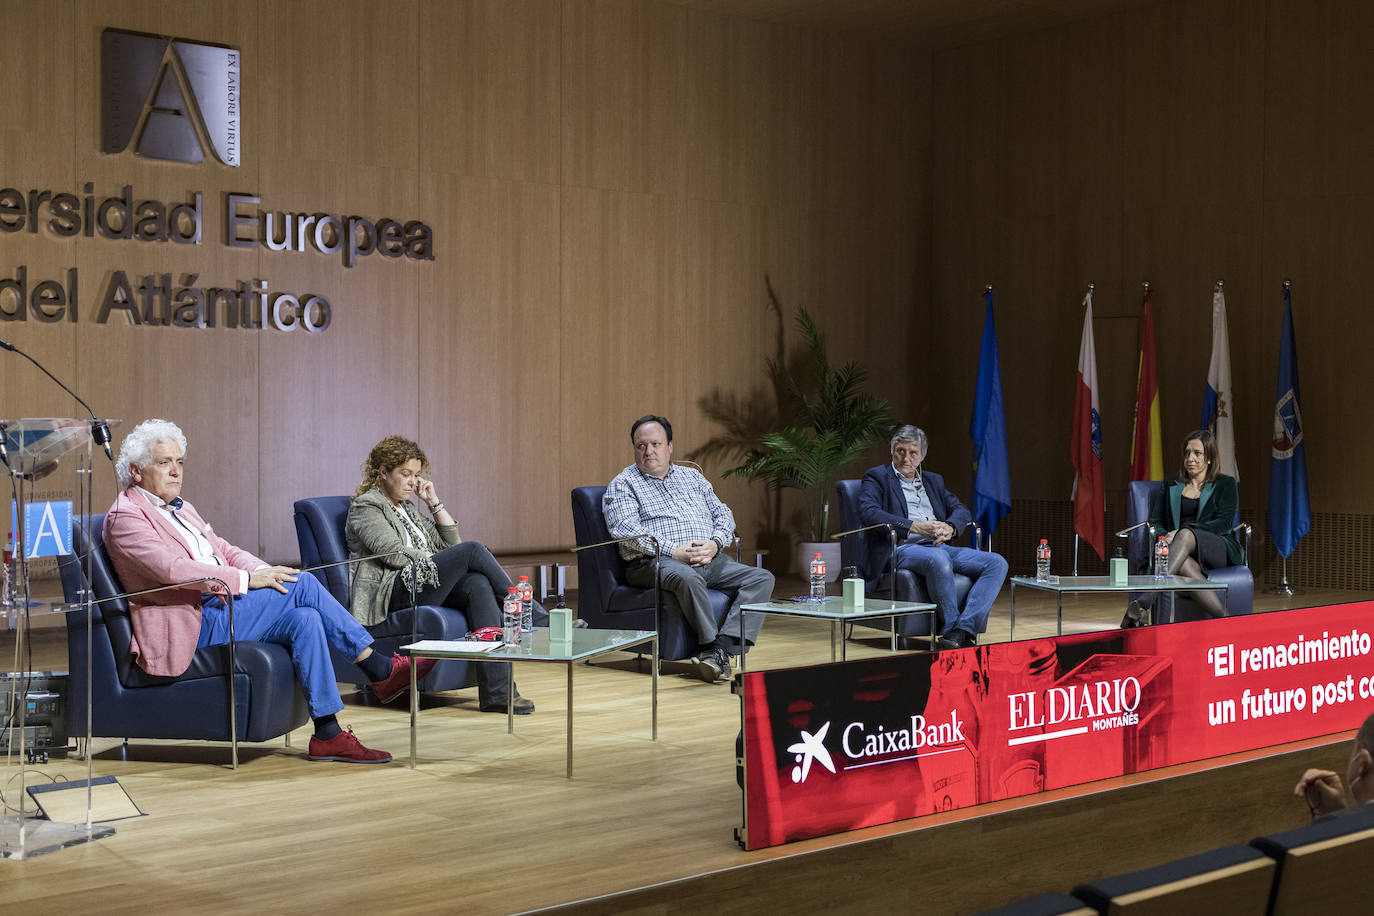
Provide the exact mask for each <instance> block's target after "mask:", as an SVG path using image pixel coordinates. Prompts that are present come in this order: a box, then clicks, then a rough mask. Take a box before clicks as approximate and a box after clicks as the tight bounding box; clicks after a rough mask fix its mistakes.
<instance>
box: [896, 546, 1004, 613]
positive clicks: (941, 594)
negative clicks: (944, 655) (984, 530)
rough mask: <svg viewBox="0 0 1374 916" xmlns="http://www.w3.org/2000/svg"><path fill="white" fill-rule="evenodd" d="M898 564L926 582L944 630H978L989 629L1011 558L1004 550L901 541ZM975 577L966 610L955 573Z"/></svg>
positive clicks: (899, 567) (900, 567)
mask: <svg viewBox="0 0 1374 916" xmlns="http://www.w3.org/2000/svg"><path fill="white" fill-rule="evenodd" d="M897 568H898V569H909V570H911V571H912V572H913V573H915V574H916V575H918V576H920V577H921V579H922V580H923V581H924V582H925V584H926V594H928V595H930V600H931V601H932V602H934V603H935V607H936V609H937V611H938V612H939V614H940V624H941V626H940V632H942V633H948V632H949V631H950V630H963V631H964V632H965V633H970V634H975V635H976V634H978V633H981V632H983V631H984V630H986V629H987V626H988V612H989V611H990V610H992V602H993V601H995V600H997V593H998V592H1000V591H1001V590H1002V583H1003V582H1005V581H1006V578H1007V561H1006V560H1004V559H1002V557H1001V555H1000V554H995V553H991V552H989V551H983V550H974V549H973V548H972V547H955V546H954V545H953V544H940V545H938V546H936V545H930V544H898V545H897ZM956 574H962V575H965V576H968V577H969V578H970V579H972V580H973V587H972V588H970V589H969V592H968V598H967V599H965V601H964V608H963V610H960V609H959V596H958V594H957V593H956V591H955V588H954V576H955V575H956Z"/></svg>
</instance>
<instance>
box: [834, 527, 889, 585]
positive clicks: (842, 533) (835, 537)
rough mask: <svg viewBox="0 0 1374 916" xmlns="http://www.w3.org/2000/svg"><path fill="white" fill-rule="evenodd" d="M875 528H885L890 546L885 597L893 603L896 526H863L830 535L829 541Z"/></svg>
mask: <svg viewBox="0 0 1374 916" xmlns="http://www.w3.org/2000/svg"><path fill="white" fill-rule="evenodd" d="M875 528H886V529H887V534H888V538H889V539H890V541H891V544H892V557H891V562H892V568H891V570H889V572H888V575H889V579H888V583H889V584H888V593H887V595H888V598H890V599H891V600H892V601H893V602H894V603H895V602H896V600H897V526H896V525H894V524H892V523H891V522H879V523H878V524H876V525H864V526H863V527H862V528H850V529H849V530H848V531H841V532H839V533H838V534H832V535H831V536H830V539H831V540H832V541H838V540H839V539H840V538H843V537H848V536H849V535H851V534H859V533H860V532H863V531H872V530H874V529H875Z"/></svg>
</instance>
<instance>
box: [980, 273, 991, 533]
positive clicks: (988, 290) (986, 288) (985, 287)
mask: <svg viewBox="0 0 1374 916" xmlns="http://www.w3.org/2000/svg"><path fill="white" fill-rule="evenodd" d="M983 292H984V293H990V292H992V284H991V283H988V284H985V285H984V286H983ZM978 364H979V367H980V369H981V367H982V360H981V359H980V360H979V363H978ZM988 551H989V552H991V551H992V532H991V531H989V532H988Z"/></svg>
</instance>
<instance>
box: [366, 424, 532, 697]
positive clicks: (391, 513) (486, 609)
mask: <svg viewBox="0 0 1374 916" xmlns="http://www.w3.org/2000/svg"><path fill="white" fill-rule="evenodd" d="M428 471H429V459H428V458H427V457H425V453H424V451H422V450H421V448H420V446H419V445H418V444H417V443H415V442H412V441H411V440H410V439H406V438H403V437H401V436H387V437H386V438H385V439H383V440H382V441H381V442H378V443H377V444H376V445H375V446H374V447H373V449H372V451H371V452H370V453H369V454H368V456H367V461H366V462H365V463H364V464H363V482H362V483H361V484H360V485H359V486H358V489H357V491H356V492H355V493H354V494H353V502H352V504H351V505H350V506H349V507H348V522H347V524H346V526H345V530H344V533H345V536H346V538H347V540H348V554H349V556H350V557H353V558H357V557H372V556H373V555H375V554H389V556H383V557H379V558H376V559H366V560H362V561H361V562H359V563H355V564H354V565H353V567H352V581H351V596H350V600H349V606H348V609H349V611H350V612H351V613H352V614H353V616H354V617H356V618H358V620H359V621H361V622H362V623H363V624H364V625H366V626H371V625H373V624H378V623H381V622H382V621H383V620H385V619H386V617H387V615H388V614H390V613H391V612H392V611H396V610H400V609H402V608H407V607H410V605H411V603H412V600H413V602H414V603H415V604H417V605H418V604H431V605H438V606H439V607H450V608H455V609H457V610H460V611H462V612H463V614H464V616H466V617H467V621H468V626H469V627H470V628H471V629H473V630H478V629H481V628H483V627H499V626H501V602H502V600H503V599H504V598H505V597H506V592H507V590H508V589H509V588H510V586H511V581H510V577H509V576H507V575H506V571H505V570H504V569H502V568H501V564H500V563H497V562H496V558H495V557H493V556H492V555H491V551H489V550H487V548H486V547H485V546H484V545H482V544H481V543H480V542H478V541H464V540H463V539H462V538H461V537H460V536H459V534H458V523H457V522H456V521H454V520H453V516H452V515H451V514H449V511H448V509H446V508H445V507H444V503H443V500H441V499H440V498H439V496H438V494H437V493H436V492H435V489H434V481H433V480H430V479H429V476H428ZM412 495H414V496H419V497H420V499H421V500H423V501H424V503H425V505H426V506H427V507H428V508H429V512H430V515H431V516H432V520H431V519H429V518H425V517H424V516H422V515H421V514H420V513H419V511H418V510H417V509H416V508H415V504H414V503H413V502H412V501H411V499H410V498H411V496H412ZM412 590H413V591H414V596H413V598H412V594H411V592H412ZM513 689H515V685H514V684H513V683H511V680H510V665H509V664H508V663H503V662H480V663H478V664H477V692H478V705H479V706H480V708H481V709H482V711H483V712H502V713H503V712H505V711H506V698H507V696H508V695H509V691H510V690H513ZM532 712H534V703H532V702H530V700H528V699H526V698H525V697H522V696H520V694H519V693H518V692H517V693H516V695H515V713H516V715H528V714H529V713H532Z"/></svg>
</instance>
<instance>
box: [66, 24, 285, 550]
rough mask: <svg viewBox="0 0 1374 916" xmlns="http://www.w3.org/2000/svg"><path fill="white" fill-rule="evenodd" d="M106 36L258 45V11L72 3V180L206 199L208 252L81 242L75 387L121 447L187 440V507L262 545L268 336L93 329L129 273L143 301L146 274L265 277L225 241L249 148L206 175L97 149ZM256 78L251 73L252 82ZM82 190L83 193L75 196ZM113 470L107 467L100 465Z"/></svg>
mask: <svg viewBox="0 0 1374 916" xmlns="http://www.w3.org/2000/svg"><path fill="white" fill-rule="evenodd" d="M105 28H120V29H128V30H134V31H144V32H150V33H153V34H168V35H176V36H181V37H186V38H189V39H193V40H200V41H210V42H217V43H223V44H228V45H234V46H237V47H240V48H244V47H248V46H251V44H252V37H253V35H254V34H255V29H256V13H255V11H254V10H253V9H251V8H250V9H239V8H238V7H237V6H236V5H235V4H231V3H218V4H204V5H198V6H197V7H195V8H193V9H185V10H176V9H172V8H169V7H167V6H166V5H164V4H154V3H134V2H124V3H118V4H98V3H80V4H78V5H77V7H76V23H75V30H74V31H75V44H76V46H77V49H78V53H77V54H76V61H77V63H76V86H77V90H76V99H75V107H74V109H72V110H71V111H70V112H69V116H70V117H71V118H72V119H73V120H74V122H75V123H76V124H77V125H78V130H77V132H76V136H75V138H74V144H75V145H74V149H73V156H74V160H75V178H76V180H77V181H78V182H85V181H90V182H91V183H92V184H93V191H94V195H95V198H96V200H97V201H100V200H103V199H104V198H106V197H110V196H116V195H118V194H120V193H121V192H122V189H123V187H124V186H125V185H130V186H131V187H132V195H133V199H134V201H135V203H137V202H138V201H141V200H149V199H152V200H158V201H161V202H163V203H164V204H168V205H174V204H177V203H184V202H187V201H188V200H189V199H190V196H191V194H192V193H194V192H196V191H199V192H201V194H202V195H203V196H202V239H201V242H200V244H199V245H180V244H176V243H174V242H170V241H169V242H139V241H133V240H110V239H104V238H101V237H100V236H99V235H96V236H94V237H92V238H87V237H85V236H84V235H82V236H79V237H78V238H77V239H76V242H75V263H76V264H78V265H79V266H80V270H81V281H82V300H83V301H82V313H83V314H82V316H81V319H80V321H79V323H78V325H77V352H78V354H79V356H78V360H77V363H76V365H75V367H74V369H75V372H74V375H75V379H76V380H75V383H73V387H74V388H77V390H78V391H81V390H84V391H86V392H93V394H92V395H88V396H87V400H89V401H90V402H91V406H92V408H93V409H94V410H95V411H96V412H97V413H98V414H103V415H107V416H114V417H119V418H122V419H123V420H124V424H123V426H121V427H119V428H118V429H116V430H115V443H114V445H115V447H116V448H118V446H119V443H120V442H121V441H122V439H123V437H124V435H126V434H127V433H128V432H129V431H130V430H131V429H132V428H133V426H134V425H135V424H137V423H138V422H140V421H141V420H144V419H148V418H150V417H163V418H166V419H170V420H173V421H174V422H176V423H177V424H178V425H180V426H181V428H182V430H183V431H184V432H185V433H186V436H187V440H188V445H187V456H188V472H187V474H188V476H187V481H186V483H187V489H186V493H187V497H188V498H189V499H190V500H191V501H192V502H194V503H196V505H197V507H198V508H199V509H200V511H201V512H203V513H204V514H205V516H206V517H207V518H209V519H211V520H212V521H213V523H214V524H215V526H216V529H217V530H218V531H219V532H220V533H221V534H223V535H224V536H225V537H227V538H229V539H230V540H231V541H234V542H235V543H239V544H242V545H243V546H245V547H247V548H249V549H254V548H256V547H257V546H258V540H259V539H258V506H257V501H256V498H255V497H256V494H257V489H258V481H259V472H260V467H259V464H258V460H257V457H258V456H257V433H258V427H257V362H258V344H259V339H258V338H259V335H260V334H262V333H264V332H261V331H253V330H245V329H237V328H226V327H223V326H222V320H221V326H220V327H216V328H214V329H209V328H206V329H198V328H178V327H166V326H162V327H159V326H154V325H152V324H150V323H146V322H145V323H143V324H134V323H133V322H132V320H131V319H130V318H129V316H128V313H127V311H121V310H112V311H111V312H110V317H109V319H108V321H107V323H105V324H100V323H97V321H96V319H97V317H98V311H99V307H100V304H101V298H102V296H103V294H104V293H105V291H106V289H107V287H108V284H109V283H110V282H111V280H112V277H113V273H114V272H115V271H123V272H124V273H125V276H126V278H127V280H128V282H129V284H130V286H131V287H133V288H134V293H135V297H136V299H137V301H138V302H139V303H140V306H141V305H142V298H143V297H142V294H141V293H140V292H139V290H138V287H139V286H140V285H141V284H142V282H143V281H142V278H143V277H145V276H147V275H150V274H155V275H159V276H160V275H162V274H168V275H169V279H170V283H171V285H172V287H173V288H174V289H175V287H177V286H180V285H183V284H186V283H187V281H188V280H191V278H192V277H194V280H193V281H191V282H192V285H195V286H197V287H200V288H202V289H203V288H206V287H214V286H225V287H233V286H237V284H238V282H239V281H240V280H249V279H251V278H253V277H254V276H256V263H257V262H256V258H255V257H254V256H253V255H251V254H247V253H244V252H240V251H238V250H236V249H229V248H226V247H225V246H224V245H223V232H222V224H221V223H220V220H219V215H220V214H221V213H222V204H223V199H222V197H223V193H224V192H225V191H226V190H230V189H235V188H241V187H243V186H244V183H245V182H246V183H247V185H248V186H249V187H251V186H252V185H253V184H255V183H256V180H257V174H258V173H257V170H256V168H255V166H254V164H253V162H252V159H251V155H252V147H251V145H250V143H249V141H248V139H247V138H246V137H245V142H244V156H245V166H244V167H243V168H239V169H232V168H229V167H227V166H223V165H221V164H219V163H218V162H216V161H215V160H214V159H213V158H212V157H210V156H207V161H206V162H205V163H203V164H200V165H187V164H179V163H168V162H161V161H158V160H153V159H144V158H141V157H139V156H137V155H135V154H134V153H132V152H125V153H121V154H114V155H105V154H102V153H101V152H100V150H99V121H98V118H99V111H100V105H99V86H100V77H99V61H100V51H99V48H100V33H101V31H102V30H103V29H105ZM247 73H248V71H247V70H245V76H247ZM256 92H257V90H256V87H254V86H253V85H252V80H251V79H245V80H244V85H243V87H242V98H243V103H244V105H245V106H247V107H248V108H249V110H251V107H252V105H253V104H254V102H255V100H256V98H257V95H256ZM73 190H74V191H76V192H79V191H80V188H79V187H77V188H75V189H73ZM100 460H101V461H102V462H103V460H104V459H103V458H102V459H100ZM95 485H96V486H95V496H94V502H95V507H96V508H98V509H103V508H104V507H105V506H107V505H108V504H109V503H110V501H112V499H113V497H114V493H115V485H114V482H113V474H110V473H106V472H102V471H100V470H97V473H96V475H95Z"/></svg>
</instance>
